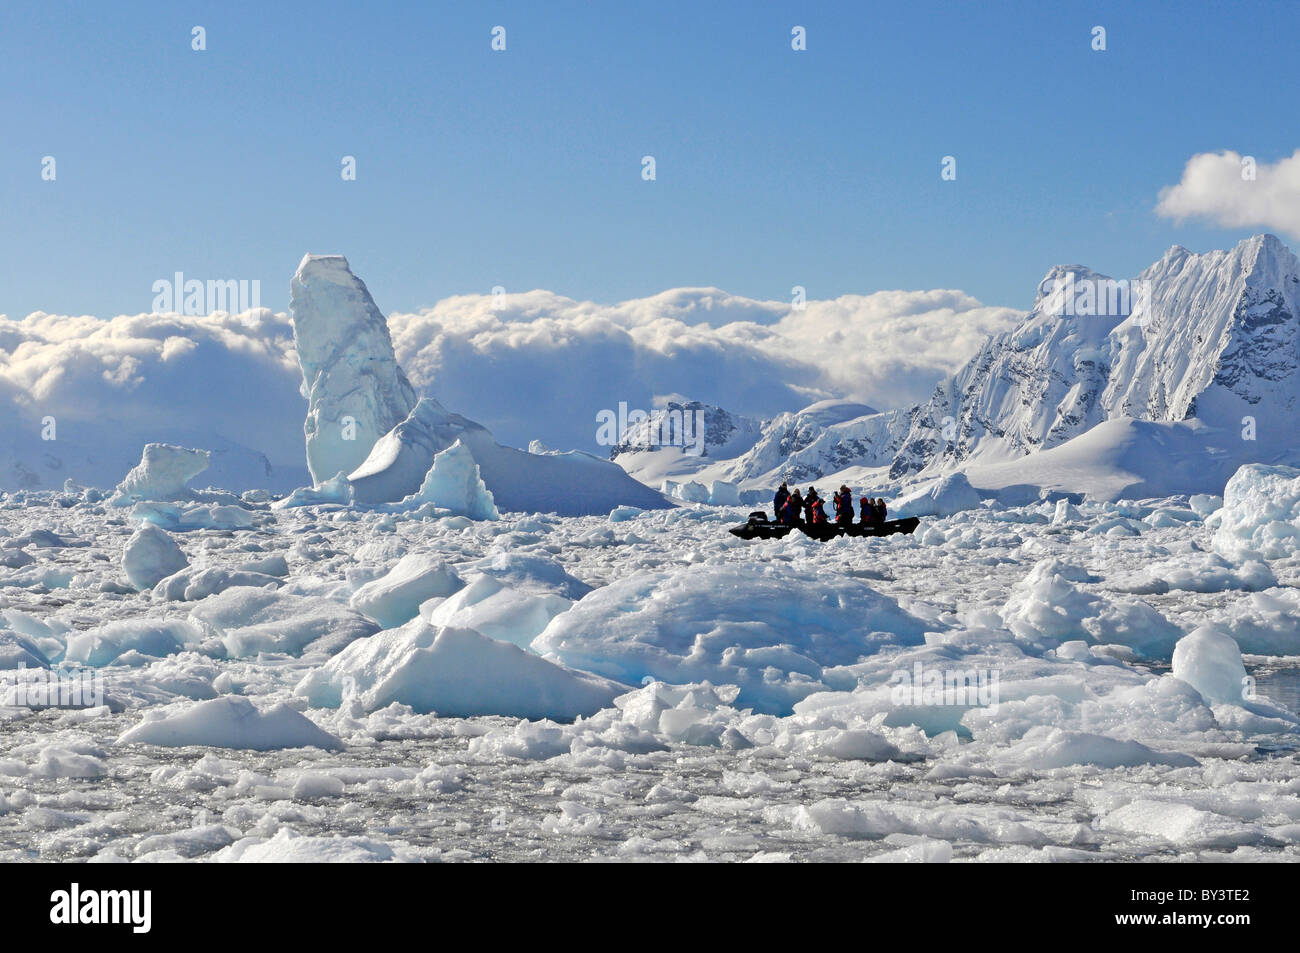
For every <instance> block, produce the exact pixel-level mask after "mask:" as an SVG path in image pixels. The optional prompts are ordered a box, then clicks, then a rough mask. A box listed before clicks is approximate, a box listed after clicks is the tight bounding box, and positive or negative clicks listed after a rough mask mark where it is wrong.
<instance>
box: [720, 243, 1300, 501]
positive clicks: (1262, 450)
mask: <svg viewBox="0 0 1300 953" xmlns="http://www.w3.org/2000/svg"><path fill="white" fill-rule="evenodd" d="M1297 411H1300V262H1298V261H1297V259H1296V257H1295V255H1293V254H1292V253H1291V251H1290V250H1289V249H1288V248H1287V247H1286V246H1285V245H1284V244H1283V243H1282V242H1281V241H1279V240H1278V239H1277V238H1276V237H1274V236H1272V235H1256V236H1254V237H1252V238H1250V239H1247V240H1245V241H1243V242H1241V243H1240V244H1238V245H1237V246H1236V247H1235V248H1233V249H1231V250H1228V251H1213V252H1209V253H1206V254H1200V255H1197V254H1193V253H1192V252H1190V251H1188V250H1187V249H1185V248H1182V247H1174V248H1171V249H1170V250H1169V251H1168V252H1167V253H1166V254H1165V255H1164V256H1163V257H1162V258H1161V259H1160V260H1159V261H1157V262H1156V263H1154V264H1153V265H1151V266H1150V267H1149V268H1147V269H1146V270H1145V271H1143V272H1142V274H1141V275H1139V276H1138V277H1137V278H1136V279H1133V280H1129V281H1124V280H1119V281H1117V280H1115V279H1112V278H1109V277H1108V276H1106V275H1103V274H1100V273H1098V272H1095V271H1093V270H1092V269H1090V268H1087V267H1085V266H1083V265H1058V266H1056V267H1054V268H1052V269H1051V270H1050V271H1048V273H1047V275H1046V276H1045V277H1044V278H1043V280H1042V281H1041V282H1040V283H1039V285H1038V293H1037V295H1036V298H1035V301H1034V306H1033V309H1032V310H1031V311H1030V312H1029V314H1028V315H1027V316H1026V317H1025V319H1024V320H1023V321H1022V322H1021V323H1020V325H1019V326H1017V327H1016V328H1014V329H1012V330H1011V331H1008V332H1005V333H1002V334H997V335H994V336H993V337H990V338H989V339H988V340H987V341H986V342H985V343H984V345H983V346H982V347H981V348H980V349H979V351H978V352H977V353H976V354H975V355H974V357H972V358H971V359H970V360H969V361H968V362H967V363H966V364H965V365H964V366H963V367H962V368H960V369H959V370H958V371H957V372H956V373H955V374H953V375H951V376H949V377H947V378H945V379H943V380H941V381H940V382H939V384H938V385H937V386H936V387H935V390H934V393H933V395H932V396H931V397H930V399H929V400H928V401H926V402H925V403H923V404H920V405H918V406H915V407H912V408H910V409H906V410H893V411H886V412H883V413H881V412H877V411H875V410H873V409H871V408H869V407H864V406H862V405H857V404H852V403H849V402H843V401H841V402H836V401H825V402H822V403H820V404H814V405H813V406H812V407H809V408H805V409H804V410H802V411H799V412H798V413H792V414H781V415H779V416H777V417H775V418H774V419H772V420H770V421H768V422H767V423H765V424H764V425H763V431H762V435H761V436H760V437H759V439H758V440H757V441H755V442H754V444H753V446H752V447H750V448H749V449H748V450H746V451H745V452H744V453H742V454H739V455H737V456H735V457H734V458H732V459H730V460H725V461H718V460H716V459H715V461H714V462H713V463H711V464H710V465H709V466H708V468H707V470H706V471H703V472H706V473H707V475H708V476H709V477H711V478H714V479H725V480H731V481H733V482H736V483H738V484H740V485H741V487H742V488H745V489H750V490H758V489H761V488H766V487H770V486H773V485H775V484H776V483H778V482H780V480H782V479H787V480H792V481H795V482H808V481H811V480H821V479H824V478H828V477H829V478H833V479H844V480H848V481H849V482H851V483H860V484H862V485H864V486H872V485H874V486H894V487H897V486H899V485H902V484H906V483H913V482H917V481H923V480H927V479H932V478H936V477H939V476H941V475H944V474H947V473H952V472H955V471H958V470H960V471H963V472H966V473H967V474H968V476H969V477H970V478H971V482H972V483H973V484H974V485H975V486H976V487H980V488H983V489H986V490H990V491H1010V490H1015V489H1017V488H1023V490H1024V492H1026V493H1029V492H1030V491H1036V490H1038V489H1049V490H1061V491H1070V492H1080V493H1091V494H1093V495H1095V496H1099V497H1104V498H1115V497H1117V496H1122V495H1134V494H1155V495H1158V494H1165V493H1177V492H1199V491H1204V490H1213V491H1214V492H1218V491H1220V490H1221V489H1222V486H1223V483H1224V481H1226V479H1227V477H1228V476H1229V475H1230V474H1231V473H1232V472H1233V471H1234V470H1235V469H1236V467H1238V466H1240V465H1241V464H1243V463H1248V462H1266V463H1284V462H1296V461H1297V460H1298V459H1300V449H1298V448H1300V424H1297ZM1049 451H1056V452H1052V453H1050V455H1044V454H1047V453H1048V452H1049ZM1013 495H1015V493H1013Z"/></svg>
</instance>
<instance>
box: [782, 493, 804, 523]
mask: <svg viewBox="0 0 1300 953" xmlns="http://www.w3.org/2000/svg"><path fill="white" fill-rule="evenodd" d="M782 522H783V523H788V524H790V525H791V526H798V525H799V524H800V523H802V522H803V497H802V496H801V495H800V493H799V488H798V487H795V488H794V492H793V493H791V494H790V496H789V498H788V499H787V500H786V501H785V519H784V520H782Z"/></svg>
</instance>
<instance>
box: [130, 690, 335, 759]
mask: <svg viewBox="0 0 1300 953" xmlns="http://www.w3.org/2000/svg"><path fill="white" fill-rule="evenodd" d="M151 716H153V717H151ZM117 743H118V744H120V745H124V744H148V745H166V746H170V747H178V746H203V747H211V748H247V749H251V750H253V751H271V750H274V749H277V748H303V747H309V746H310V747H316V748H327V749H332V748H338V747H341V745H342V742H340V741H339V739H338V738H336V737H334V736H333V735H331V734H330V733H329V732H327V731H322V730H321V729H320V728H318V727H317V726H316V725H315V724H313V723H312V722H311V721H310V720H309V719H307V718H306V717H304V716H303V715H302V714H300V713H299V712H296V711H294V710H293V709H292V708H290V707H289V706H287V705H284V704H279V705H275V706H273V707H271V708H268V709H261V708H258V707H257V706H256V705H254V704H253V703H252V702H251V701H249V700H248V699H247V698H238V697H234V696H226V697H223V698H213V699H211V700H209V701H205V702H198V703H197V704H194V705H190V706H187V707H186V708H184V709H183V710H181V711H179V712H176V713H167V712H164V711H161V710H157V711H154V712H149V713H147V714H146V715H145V720H144V721H142V722H140V724H138V725H136V726H135V727H134V728H131V729H130V730H128V731H126V732H124V733H123V734H122V736H121V737H119V738H118V739H117Z"/></svg>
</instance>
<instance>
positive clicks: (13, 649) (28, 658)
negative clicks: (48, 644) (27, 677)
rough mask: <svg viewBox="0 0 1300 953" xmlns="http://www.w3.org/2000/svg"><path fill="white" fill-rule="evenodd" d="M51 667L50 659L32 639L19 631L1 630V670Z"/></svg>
mask: <svg viewBox="0 0 1300 953" xmlns="http://www.w3.org/2000/svg"><path fill="white" fill-rule="evenodd" d="M49 667H50V662H49V659H47V658H46V657H45V653H44V652H42V651H41V650H40V649H39V648H37V647H36V643H34V642H33V641H32V640H31V639H29V638H27V637H26V636H23V635H19V634H18V633H17V632H6V631H0V670H4V669H15V668H49Z"/></svg>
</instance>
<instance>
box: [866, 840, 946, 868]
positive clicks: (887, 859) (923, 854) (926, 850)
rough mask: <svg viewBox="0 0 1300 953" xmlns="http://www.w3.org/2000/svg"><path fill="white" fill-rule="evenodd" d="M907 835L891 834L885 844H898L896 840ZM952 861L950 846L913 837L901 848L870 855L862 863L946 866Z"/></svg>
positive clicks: (937, 841) (944, 842)
mask: <svg viewBox="0 0 1300 953" xmlns="http://www.w3.org/2000/svg"><path fill="white" fill-rule="evenodd" d="M906 836H907V835H900V834H891V835H890V836H889V837H886V838H885V843H891V842H895V843H896V842H898V841H896V838H901V837H906ZM951 860H952V844H951V843H949V842H948V841H946V840H935V839H934V838H932V837H922V836H914V837H913V838H911V839H909V840H908V841H906V842H903V846H902V847H897V848H895V849H894V850H887V851H884V852H883V853H880V854H872V855H871V856H870V857H868V858H866V860H865V861H864V862H865V863H868V864H946V863H948V862H950V861H951Z"/></svg>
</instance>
